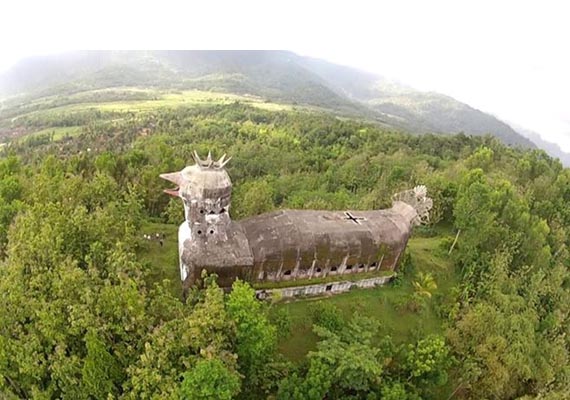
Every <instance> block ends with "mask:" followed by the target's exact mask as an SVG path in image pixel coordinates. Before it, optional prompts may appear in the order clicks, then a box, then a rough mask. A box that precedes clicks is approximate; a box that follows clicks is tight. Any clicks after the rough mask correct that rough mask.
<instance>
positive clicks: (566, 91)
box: [0, 0, 570, 151]
mask: <svg viewBox="0 0 570 400" xmlns="http://www.w3.org/2000/svg"><path fill="white" fill-rule="evenodd" d="M565 3H566V2H564V1H559V2H554V1H547V0H544V1H540V2H539V1H532V2H531V1H528V2H527V1H499V0H494V1H485V0H477V1H460V0H455V1H433V0H430V1H426V0H419V1H374V0H370V1H358V0H351V1H342V2H341V1H330V0H329V1H322V2H321V1H309V0H304V1H294V0H286V1H281V0H277V1H276V0H265V1H238V0H234V1H219V0H218V1H215V0H210V1H192V0H185V1H170V0H161V1H153V2H145V1H142V0H138V1H124V0H113V1H106V0H99V1H89V0H84V1H77V0H73V1H57V0H50V1H45V0H44V1H26V0H2V1H1V3H0V49H1V50H2V51H1V54H0V71H1V70H4V69H6V68H8V67H9V66H10V65H11V64H13V63H14V62H15V61H16V60H17V59H19V58H20V57H24V56H28V55H33V54H45V53H53V52H60V51H65V50H75V49H159V48H171V49H189V48H193V49H242V48H257V49H287V50H293V51H295V52H297V53H300V54H302V55H310V56H315V57H321V58H325V59H327V60H329V61H333V62H338V63H341V64H346V65H351V66H356V67H359V68H362V69H365V70H369V71H372V72H377V73H379V74H382V75H385V76H388V77H391V78H396V79H398V80H400V81H401V82H403V83H407V84H409V85H411V86H413V87H416V88H419V89H423V90H434V91H438V92H441V93H445V94H448V95H450V96H453V97H455V98H457V99H458V100H461V101H464V102H466V103H468V104H470V105H472V106H474V107H476V108H479V109H481V110H484V111H487V112H491V113H493V114H495V115H497V116H499V117H500V118H502V119H505V120H507V121H512V122H515V123H517V124H519V125H522V126H524V127H526V128H528V129H532V130H535V131H537V132H539V133H540V134H541V135H542V136H543V137H544V138H545V139H548V140H550V141H555V142H557V143H559V144H560V145H561V146H562V147H563V148H564V149H565V150H566V151H570V98H569V97H570V77H569V73H570V51H569V48H570V45H569V42H570V22H569V20H570V3H567V4H568V5H566V4H565Z"/></svg>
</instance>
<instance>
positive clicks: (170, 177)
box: [159, 172, 183, 197]
mask: <svg viewBox="0 0 570 400" xmlns="http://www.w3.org/2000/svg"><path fill="white" fill-rule="evenodd" d="M159 176H160V177H161V178H162V179H166V180H167V181H169V182H172V183H175V184H176V188H174V189H164V193H166V194H168V195H170V196H174V197H180V186H181V185H182V182H183V178H182V174H181V173H180V172H170V173H167V174H160V175H159Z"/></svg>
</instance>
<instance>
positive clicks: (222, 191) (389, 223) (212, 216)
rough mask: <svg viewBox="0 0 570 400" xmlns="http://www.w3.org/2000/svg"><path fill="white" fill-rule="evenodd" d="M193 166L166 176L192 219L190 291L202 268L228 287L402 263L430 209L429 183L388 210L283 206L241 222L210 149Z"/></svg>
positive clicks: (185, 233) (184, 255)
mask: <svg viewBox="0 0 570 400" xmlns="http://www.w3.org/2000/svg"><path fill="white" fill-rule="evenodd" d="M193 156H194V160H195V162H196V163H195V164H194V165H192V166H188V167H186V168H184V169H183V170H182V171H179V172H173V173H167V174H161V175H160V177H161V178H163V179H166V180H168V181H170V182H173V183H174V184H176V185H177V187H176V189H172V190H165V192H166V193H168V194H170V195H172V196H176V197H180V198H181V199H182V201H183V203H184V213H185V219H186V221H185V222H184V223H183V224H182V225H180V229H179V233H178V241H179V243H178V245H179V254H180V278H181V279H182V282H183V287H184V288H185V289H187V288H189V287H190V286H192V284H193V283H194V282H195V281H196V279H197V278H199V277H200V275H201V271H202V270H204V269H205V270H207V271H208V272H209V273H216V274H217V275H218V283H219V284H220V286H222V287H229V286H231V284H232V283H233V281H235V280H236V279H237V278H240V279H243V280H246V281H249V282H259V281H281V280H289V279H293V280H295V279H311V278H320V277H324V276H330V275H343V274H352V273H359V272H368V271H374V270H388V271H393V270H395V269H396V268H397V265H398V260H399V259H400V256H401V255H402V253H403V251H404V249H405V247H406V244H407V242H408V238H409V237H410V234H411V231H412V228H413V226H414V225H418V224H420V223H422V222H425V221H426V220H427V219H428V216H429V210H430V209H431V207H432V200H431V199H430V198H429V197H427V193H426V188H425V186H416V187H415V188H414V189H412V190H407V191H405V192H401V193H399V194H397V195H395V196H394V202H393V205H392V207H391V208H390V209H386V210H372V211H350V210H347V211H320V210H279V211H275V212H270V213H265V214H261V215H258V216H254V217H251V218H247V219H244V220H241V221H232V220H231V218H230V206H231V194H232V183H231V180H230V177H229V175H228V173H227V172H226V170H225V168H224V167H225V165H226V164H227V163H228V161H229V159H226V158H225V155H224V156H223V157H222V158H220V159H219V160H217V161H215V160H213V159H212V157H211V154H208V157H207V158H206V159H205V160H202V159H200V157H199V156H198V154H197V153H196V152H194V154H193Z"/></svg>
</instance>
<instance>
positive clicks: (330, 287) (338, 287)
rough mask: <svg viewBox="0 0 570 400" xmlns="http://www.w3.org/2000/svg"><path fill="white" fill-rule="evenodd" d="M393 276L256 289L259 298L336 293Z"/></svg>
mask: <svg viewBox="0 0 570 400" xmlns="http://www.w3.org/2000/svg"><path fill="white" fill-rule="evenodd" d="M392 279H393V276H378V277H375V278H368V279H362V280H359V281H354V282H350V281H338V282H328V283H319V284H316V285H306V286H294V287H288V288H276V289H263V290H256V295H257V296H258V297H259V298H265V297H267V296H268V297H270V296H272V295H274V294H279V295H280V296H281V297H283V298H291V297H299V296H322V295H325V294H329V293H330V294H337V293H344V292H347V291H349V290H350V289H352V288H371V287H376V286H383V285H385V284H387V283H388V282H390V281H391V280H392Z"/></svg>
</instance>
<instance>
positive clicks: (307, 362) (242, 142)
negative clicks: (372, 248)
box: [0, 101, 570, 400]
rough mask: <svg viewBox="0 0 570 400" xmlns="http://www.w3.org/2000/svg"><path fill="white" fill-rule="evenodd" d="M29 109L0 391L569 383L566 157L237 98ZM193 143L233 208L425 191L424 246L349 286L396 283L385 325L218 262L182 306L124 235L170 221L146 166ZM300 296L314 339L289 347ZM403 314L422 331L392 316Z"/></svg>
mask: <svg viewBox="0 0 570 400" xmlns="http://www.w3.org/2000/svg"><path fill="white" fill-rule="evenodd" d="M40 116H41V118H40V117H36V118H35V119H34V118H32V117H30V118H28V120H26V121H25V123H26V124H28V125H27V126H36V127H41V128H45V131H43V133H42V134H37V135H29V136H24V137H22V138H18V139H15V140H12V141H11V142H9V143H8V144H6V145H5V146H4V147H2V152H3V155H2V158H1V159H0V181H1V182H0V254H1V257H2V264H1V265H0V397H1V398H6V399H16V398H34V399H59V398H61V399H119V398H121V399H163V398H169V399H178V398H180V399H234V398H235V399H261V398H272V399H299V400H300V399H315V400H318V399H366V400H372V399H378V400H380V399H383V400H389V399H390V400H395V399H398V400H406V399H408V400H419V399H426V400H428V399H434V400H435V399H525V400H530V399H550V400H553V399H566V398H569V396H570V369H569V350H570V336H569V334H570V324H569V322H570V321H569V313H570V274H569V272H568V267H569V266H570V253H569V249H568V245H569V244H570V235H569V233H570V232H569V231H570V170H568V169H564V168H563V167H562V165H561V164H560V162H559V161H556V160H553V159H551V158H550V157H548V156H547V155H546V154H545V153H544V152H542V151H539V150H531V149H518V148H512V147H506V146H505V145H503V144H502V143H501V142H499V141H498V140H497V139H495V138H493V137H491V136H483V137H481V136H478V137H469V136H466V135H462V134H459V135H454V136H451V135H422V136H415V135H408V134H403V133H400V132H391V131H387V130H384V129H382V128H379V127H378V126H375V125H371V124H369V123H365V122H359V121H355V120H350V119H341V118H337V117H335V116H333V115H330V114H326V113H320V112H310V111H302V110H293V109H282V110H280V109H276V110H266V109H262V108H260V107H254V106H252V105H251V104H244V103H242V102H237V101H236V102H229V103H227V104H204V105H193V106H191V107H190V106H189V107H161V108H156V109H150V110H147V111H145V112H130V111H129V112H115V111H101V110H90V111H83V112H77V113H72V114H66V115H63V114H54V113H51V114H40ZM56 126H57V127H66V126H74V127H78V128H77V129H78V130H77V132H74V134H73V135H68V134H67V133H65V132H66V131H58V130H55V128H54V131H53V132H51V131H50V127H56ZM58 129H59V128H58ZM59 132H64V133H63V134H59ZM193 150H197V151H198V152H200V153H207V151H209V150H211V151H212V152H213V153H214V155H216V156H220V155H221V154H223V153H228V154H229V155H232V156H233V159H232V161H231V162H230V164H228V171H229V174H230V176H231V177H232V180H233V183H234V195H233V201H232V209H231V214H232V217H233V218H234V219H239V218H242V217H245V216H249V215H254V214H257V213H260V212H264V211H268V210H272V209H275V208H307V209H378V208H384V207H387V206H389V205H390V203H391V196H392V194H393V193H396V192H398V191H400V190H403V189H408V188H410V187H412V186H414V185H416V184H425V185H426V186H427V187H428V190H429V194H430V196H431V197H433V199H434V209H433V212H432V217H431V223H430V225H428V226H425V227H422V228H421V229H418V230H417V231H416V233H415V235H416V237H417V240H418V242H417V243H431V244H433V246H432V247H430V248H429V249H428V250H425V249H424V250H423V251H416V252H414V251H413V250H414V249H413V248H412V249H411V250H410V251H409V253H408V254H407V256H406V257H405V259H404V260H403V262H402V265H401V269H400V272H399V274H398V277H397V279H395V280H394V281H393V282H392V284H391V285H392V287H386V288H379V289H374V290H370V291H366V290H359V291H355V292H354V293H351V296H352V297H350V298H351V299H352V302H353V303H354V304H352V305H351V307H352V306H354V307H356V306H355V304H356V305H357V304H358V303H359V302H364V301H366V300H365V299H366V298H370V297H375V299H374V301H377V300H378V298H379V296H384V295H383V294H381V293H393V294H394V293H396V294H399V293H401V296H400V295H399V296H393V297H390V298H389V299H388V300H386V301H385V304H384V306H385V307H387V309H389V310H390V315H391V317H390V319H388V317H387V316H386V317H384V316H383V315H380V317H374V316H371V315H372V314H370V312H369V311H370V310H367V309H365V308H362V309H358V308H356V309H351V312H349V313H348V314H347V313H345V312H344V311H343V309H342V307H341V306H340V305H339V304H340V303H339V301H338V300H334V298H330V299H322V300H313V301H308V300H302V299H301V300H299V301H297V302H295V303H294V304H291V305H287V304H282V302H280V301H279V299H273V301H269V302H259V301H257V300H256V299H255V297H254V289H253V288H252V287H251V286H250V285H249V284H248V283H246V282H240V281H238V282H236V283H235V284H234V287H233V290H232V291H231V292H230V293H225V292H224V291H223V290H222V289H220V288H219V287H218V286H217V284H216V277H215V276H204V277H203V284H202V285H201V286H200V287H197V288H195V289H194V290H193V291H191V293H190V294H189V296H188V299H187V301H186V302H183V301H182V300H181V293H180V285H179V282H178V281H176V275H177V268H178V266H177V264H176V263H175V262H174V263H172V264H169V265H165V264H161V263H160V262H152V260H153V258H152V257H151V259H150V260H151V261H149V258H148V249H145V246H148V244H146V243H144V241H143V240H142V239H141V238H142V232H143V231H145V229H148V227H149V226H170V227H171V228H172V230H173V231H175V230H176V229H177V228H176V227H177V225H178V224H179V223H180V222H181V221H182V207H181V204H178V203H177V202H175V201H174V200H169V198H168V196H166V195H164V194H163V193H162V189H163V188H165V185H166V183H165V182H164V181H162V180H161V179H160V178H159V177H158V175H159V174H160V173H163V172H170V171H175V170H179V169H181V168H183V167H184V166H185V165H187V164H189V163H190V160H191V157H190V155H191V152H192V151H193ZM153 224H154V225H153ZM172 240H174V239H172ZM454 242H455V243H454ZM153 249H154V250H153ZM159 251H160V248H159V247H158V246H156V247H154V248H152V249H151V252H159ZM145 255H146V256H145ZM430 260H431V261H430ZM434 260H435V261H434ZM438 260H442V261H441V262H439V261H438ZM430 262H431V264H430ZM428 264H429V265H432V264H433V266H434V267H433V268H434V270H433V271H426V270H425V268H426V265H428ZM339 298H340V297H339ZM384 299H386V298H385V297H384ZM383 301H384V300H383ZM302 304H304V305H305V306H306V309H307V310H308V311H307V313H306V314H303V317H302V318H303V324H305V325H304V326H308V329H309V330H310V332H309V333H307V334H306V335H309V334H310V335H311V336H310V337H311V338H312V340H314V342H313V344H312V345H309V346H308V349H307V352H306V353H304V354H301V356H300V357H296V358H295V357H290V355H289V354H288V353H287V351H284V350H283V349H284V348H285V346H287V343H292V342H294V340H296V339H294V336H295V334H296V329H295V327H294V324H295V319H294V317H295V315H293V313H294V312H296V311H295V310H298V308H294V307H299V305H302ZM370 304H372V303H370ZM374 304H377V303H374ZM416 319H417V320H420V319H421V320H426V321H429V323H430V324H431V325H429V326H430V327H431V328H430V329H427V328H426V329H415V330H413V332H409V334H406V335H403V336H401V337H398V336H396V335H394V332H396V331H390V329H391V328H390V326H389V325H390V324H394V325H395V326H396V328H398V327H399V324H400V321H402V322H401V323H402V324H404V321H411V320H416ZM406 323H408V322H406ZM426 324H427V322H426Z"/></svg>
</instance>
